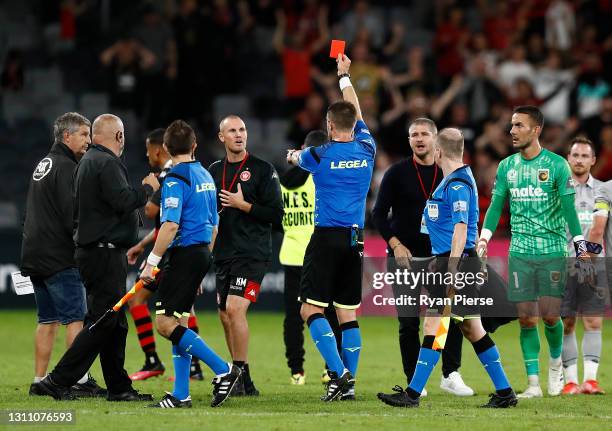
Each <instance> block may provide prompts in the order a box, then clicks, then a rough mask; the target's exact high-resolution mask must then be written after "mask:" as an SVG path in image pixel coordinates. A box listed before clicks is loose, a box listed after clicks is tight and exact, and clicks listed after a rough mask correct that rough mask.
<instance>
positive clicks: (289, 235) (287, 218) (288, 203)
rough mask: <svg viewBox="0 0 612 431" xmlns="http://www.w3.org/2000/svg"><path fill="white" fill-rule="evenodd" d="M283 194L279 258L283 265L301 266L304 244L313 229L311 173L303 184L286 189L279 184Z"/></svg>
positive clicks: (312, 183) (313, 192)
mask: <svg viewBox="0 0 612 431" xmlns="http://www.w3.org/2000/svg"><path fill="white" fill-rule="evenodd" d="M281 192H282V194H283V206H284V208H285V215H284V216H283V229H284V231H285V236H284V237H283V244H282V245H281V249H280V254H279V260H280V263H281V264H283V265H289V266H302V265H303V264H304V254H305V253H306V246H307V245H308V242H309V241H310V237H311V235H312V232H313V231H314V206H315V185H314V181H313V180H312V175H308V179H307V180H306V182H304V184H303V185H301V186H300V187H297V188H295V189H287V188H285V187H284V186H283V185H282V184H281Z"/></svg>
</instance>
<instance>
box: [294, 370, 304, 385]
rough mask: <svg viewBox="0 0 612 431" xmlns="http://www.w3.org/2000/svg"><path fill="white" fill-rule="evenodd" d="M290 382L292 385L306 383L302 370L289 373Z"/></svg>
mask: <svg viewBox="0 0 612 431" xmlns="http://www.w3.org/2000/svg"><path fill="white" fill-rule="evenodd" d="M291 384H292V385H299V386H301V385H305V384H306V375H305V374H304V372H303V371H302V372H301V373H295V374H292V375H291Z"/></svg>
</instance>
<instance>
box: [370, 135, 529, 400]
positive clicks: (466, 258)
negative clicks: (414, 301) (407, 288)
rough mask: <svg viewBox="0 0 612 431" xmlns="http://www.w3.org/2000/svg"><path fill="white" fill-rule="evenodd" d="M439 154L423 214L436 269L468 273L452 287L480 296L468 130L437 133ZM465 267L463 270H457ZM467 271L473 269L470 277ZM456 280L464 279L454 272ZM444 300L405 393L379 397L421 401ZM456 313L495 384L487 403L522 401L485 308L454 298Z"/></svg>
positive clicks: (440, 294)
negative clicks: (485, 320) (438, 178)
mask: <svg viewBox="0 0 612 431" xmlns="http://www.w3.org/2000/svg"><path fill="white" fill-rule="evenodd" d="M435 151H436V153H435V157H434V160H435V162H436V164H437V165H438V166H439V167H440V168H441V169H442V172H443V173H444V180H443V181H442V182H441V183H440V184H439V185H438V187H436V190H435V191H434V192H433V194H432V196H431V197H430V198H429V199H428V200H427V203H426V206H425V211H424V214H423V216H424V219H425V226H426V231H427V232H428V234H429V236H430V239H431V252H432V254H433V255H435V256H436V264H435V266H436V272H440V273H442V274H443V275H444V278H446V274H454V275H463V276H464V277H463V280H465V281H466V282H465V285H464V286H460V285H459V283H454V284H452V285H451V286H449V288H451V289H452V288H454V289H459V288H461V289H460V292H461V295H463V296H464V297H468V298H471V299H474V298H478V290H477V285H476V283H475V282H468V281H467V280H469V279H471V280H475V278H476V277H475V274H476V273H478V272H479V271H480V260H479V259H478V256H477V254H476V249H475V246H476V239H477V236H478V190H477V188H476V181H475V180H474V176H473V175H472V171H471V169H470V167H469V166H467V165H464V164H463V135H462V134H461V131H459V130H458V129H453V128H448V129H443V130H442V131H441V132H440V133H439V134H438V136H437V139H436V150H435ZM459 271H461V273H462V274H458V272H459ZM468 275H471V276H470V277H468ZM455 280H457V281H458V280H459V279H458V278H455ZM445 290H446V289H445V288H444V286H442V289H438V291H434V292H430V295H431V296H432V297H433V298H436V299H441V298H444V297H446V296H447V295H446V291H445ZM443 308H444V307H443V306H441V307H438V306H433V307H430V309H429V310H427V316H426V317H425V322H424V325H423V326H424V330H423V334H424V337H423V344H422V346H421V349H420V351H419V358H418V360H417V366H416V369H415V371H414V374H413V375H412V380H411V381H410V384H409V385H408V388H407V389H406V390H405V391H403V390H402V391H401V392H400V394H401V395H402V397H401V398H400V397H391V396H389V395H387V394H378V398H379V399H380V400H381V401H383V402H384V403H386V404H389V405H392V406H394V407H418V406H419V398H420V397H421V394H422V392H423V388H424V387H425V384H426V383H427V380H428V379H429V377H430V376H431V373H432V372H433V369H434V367H435V366H436V364H437V363H438V361H439V359H440V355H441V352H440V349H438V348H437V347H434V340H435V334H436V331H437V329H438V326H439V325H440V321H441V319H442V313H443ZM451 313H452V314H451V316H452V317H453V319H455V320H456V321H457V322H458V325H459V328H460V329H461V332H463V335H464V336H465V338H467V339H468V341H470V342H471V343H472V346H473V347H474V351H475V352H476V355H477V356H478V359H480V362H481V363H482V365H483V367H484V369H485V370H486V372H487V374H488V375H489V377H490V378H491V380H492V382H493V385H494V386H495V392H494V393H493V394H491V395H490V399H489V402H488V403H487V404H485V405H483V406H482V407H487V408H507V407H514V406H515V405H516V403H517V399H516V396H515V394H514V391H513V390H512V388H511V387H510V383H509V382H508V379H507V377H506V374H505V372H504V369H503V367H502V364H501V360H500V356H499V351H498V350H497V346H496V345H495V343H494V342H493V340H492V339H491V337H489V334H488V333H487V332H486V331H485V329H484V328H483V326H482V322H481V320H480V308H479V306H478V305H477V304H473V303H472V302H455V303H454V304H453V305H452V309H451Z"/></svg>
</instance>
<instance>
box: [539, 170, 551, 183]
mask: <svg viewBox="0 0 612 431" xmlns="http://www.w3.org/2000/svg"><path fill="white" fill-rule="evenodd" d="M548 178H550V171H549V170H548V169H538V181H539V182H541V183H545V182H546V181H548Z"/></svg>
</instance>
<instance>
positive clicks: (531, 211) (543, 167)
mask: <svg viewBox="0 0 612 431" xmlns="http://www.w3.org/2000/svg"><path fill="white" fill-rule="evenodd" d="M573 193H575V191H574V181H573V180H572V174H571V171H570V167H569V165H568V163H567V161H566V160H565V159H564V158H563V157H561V156H559V155H557V154H555V153H553V152H551V151H548V150H546V149H542V151H541V152H540V154H539V155H538V156H537V157H535V158H534V159H531V160H526V159H524V158H523V157H522V156H521V154H520V153H516V154H513V155H511V156H509V157H506V158H505V159H504V160H502V161H501V163H500V164H499V167H498V168H497V177H496V179H495V185H494V186H493V194H494V195H498V196H500V197H502V198H504V199H505V198H506V197H508V199H509V201H510V225H511V233H512V239H511V241H510V252H511V253H520V254H530V255H543V254H551V253H555V254H556V253H564V252H565V251H566V250H567V238H566V230H565V225H566V222H565V218H564V217H563V211H562V208H561V199H560V198H561V196H564V195H569V194H573Z"/></svg>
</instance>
